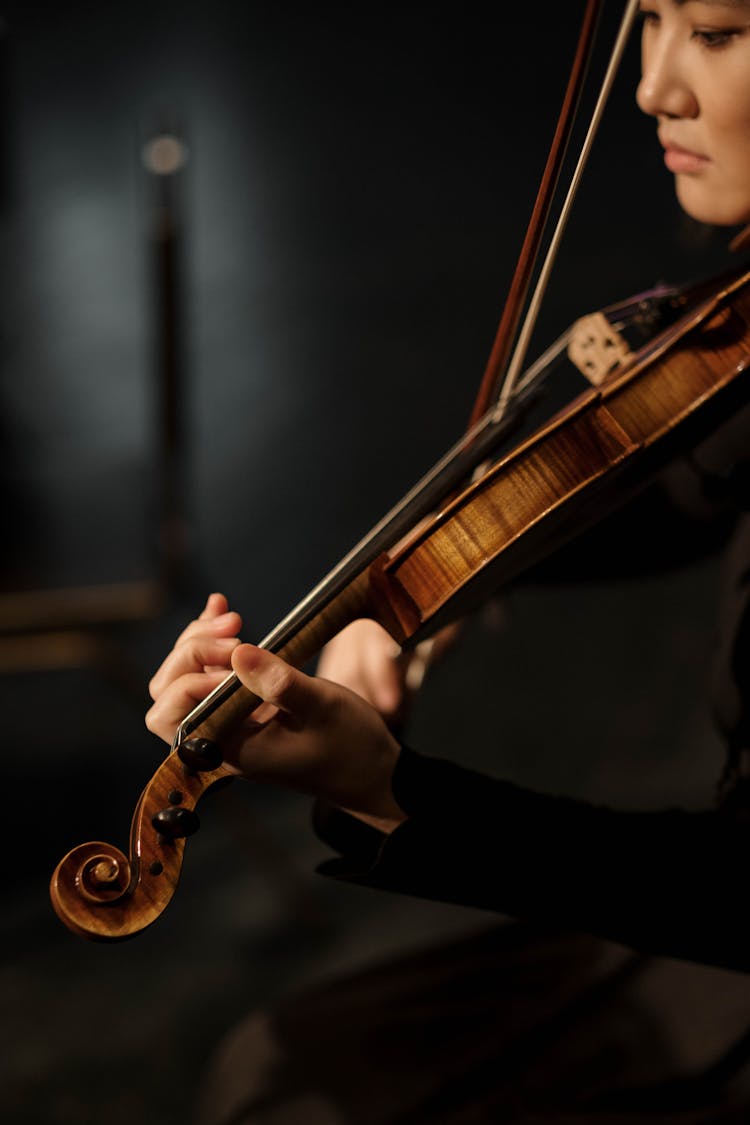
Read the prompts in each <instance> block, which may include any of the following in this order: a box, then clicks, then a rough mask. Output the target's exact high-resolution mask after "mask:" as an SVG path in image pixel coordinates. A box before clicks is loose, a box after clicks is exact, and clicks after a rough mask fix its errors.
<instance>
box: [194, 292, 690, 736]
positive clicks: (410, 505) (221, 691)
mask: <svg viewBox="0 0 750 1125" xmlns="http://www.w3.org/2000/svg"><path fill="white" fill-rule="evenodd" d="M675 292H676V290H674V289H673V287H669V286H657V287H656V288H655V289H653V290H649V291H648V292H644V293H640V294H638V295H637V296H636V297H630V298H626V299H625V300H622V301H618V302H616V303H615V304H612V305H609V306H607V307H606V308H604V309H602V310H601V311H602V313H603V314H604V316H606V317H607V319H608V320H609V321H610V323H612V324H613V326H616V325H617V324H618V323H621V322H626V321H627V320H628V319H629V318H631V317H633V316H634V315H635V314H636V313H637V311H638V310H639V309H640V308H643V307H644V306H645V305H648V303H649V302H652V301H656V302H659V301H660V300H669V299H671V297H672V296H673V295H674V293H675ZM569 336H570V332H569V330H568V331H565V332H564V333H563V334H562V335H561V336H559V337H558V338H557V339H556V340H555V341H554V342H553V343H552V344H550V345H549V347H548V348H547V349H546V350H545V351H544V352H543V353H542V354H541V355H540V356H539V357H538V358H537V359H536V360H535V362H534V363H533V364H532V365H531V366H530V367H529V368H528V370H527V371H526V372H525V373H524V375H523V377H522V378H521V379H519V380H518V382H517V384H516V387H515V389H514V391H513V395H512V403H513V405H514V406H517V408H518V409H521V408H522V403H523V400H525V399H527V398H529V397H530V396H531V395H532V394H533V393H534V392H536V391H537V390H539V388H540V387H541V386H542V385H543V384H544V382H545V380H546V379H547V378H548V377H549V376H550V374H551V371H552V363H553V361H554V360H555V359H557V358H558V357H559V355H560V354H561V353H562V351H563V349H564V348H565V347H566V346H567V343H568V339H569ZM508 406H509V404H506V408H505V412H504V414H503V418H502V419H499V418H497V417H496V410H495V408H494V407H493V408H491V409H489V410H487V411H486V412H485V414H484V415H483V416H482V417H481V418H480V419H479V421H478V422H476V423H475V424H474V426H472V427H471V429H470V430H467V431H466V432H465V433H464V434H462V436H461V437H460V439H459V440H458V441H457V442H456V443H455V444H454V445H453V446H452V447H451V448H450V449H449V450H448V452H447V453H445V454H444V455H443V456H442V457H441V458H440V460H439V461H437V462H436V463H435V464H434V465H433V466H432V468H431V469H429V470H428V471H427V472H426V473H425V474H424V475H423V476H422V477H421V479H420V480H419V481H418V482H417V483H416V484H415V485H414V487H413V488H411V489H410V491H409V492H407V493H406V495H405V496H403V497H402V498H401V500H399V502H398V503H397V504H396V505H395V506H394V507H393V508H391V509H390V511H389V512H388V513H387V514H386V515H385V516H384V517H383V518H382V519H381V520H380V521H379V523H377V524H376V525H375V526H374V527H373V528H372V529H371V530H370V531H369V532H368V533H367V534H366V535H365V536H364V537H363V538H362V539H360V540H359V542H358V543H357V544H356V545H355V546H354V547H353V548H352V549H351V550H350V551H349V553H348V554H347V555H345V556H344V558H343V559H341V560H340V562H339V563H337V565H336V566H335V567H334V568H333V569H332V570H331V571H329V573H328V574H327V575H326V576H325V577H324V578H323V579H322V580H321V581H320V582H319V583H318V584H317V586H315V587H314V588H313V589H312V590H311V591H310V592H309V593H308V594H307V596H306V597H305V598H303V599H302V601H300V602H299V603H298V604H297V605H296V606H295V607H294V609H292V610H291V611H290V612H289V613H288V614H287V616H286V617H285V618H284V619H283V620H282V621H281V622H279V624H278V625H277V626H276V627H275V628H274V629H273V630H272V631H271V632H270V633H268V634H267V636H265V637H264V638H263V640H261V641H260V643H259V647H260V648H265V649H268V650H269V651H271V652H278V651H279V649H281V648H283V647H284V645H285V644H286V643H287V641H288V640H289V639H290V638H291V637H292V636H293V635H294V634H295V633H296V632H297V631H298V630H299V629H301V628H302V627H303V626H304V625H305V624H306V623H307V622H308V621H310V620H311V619H312V618H313V617H314V616H315V614H316V613H319V612H320V611H321V610H322V609H323V608H324V607H325V606H326V605H327V604H328V603H329V602H330V601H332V600H333V598H335V597H336V595H337V594H338V593H339V592H340V591H341V590H342V589H343V588H344V587H345V586H346V585H347V584H348V583H349V582H350V581H352V580H353V578H355V577H356V575H357V574H358V573H360V571H361V570H363V569H364V568H365V567H366V566H368V565H369V564H370V563H372V562H373V561H374V560H375V558H377V556H378V555H379V554H380V553H381V552H382V551H387V550H392V549H393V547H394V546H395V544H396V543H397V542H398V541H399V540H400V539H401V538H402V537H403V536H404V535H406V534H407V533H408V532H409V531H411V530H413V528H414V525H415V521H417V520H418V519H420V518H422V517H424V516H427V515H429V514H430V513H431V512H434V510H435V506H436V504H437V503H438V502H439V500H440V499H444V497H445V495H446V491H445V489H446V485H445V476H446V474H447V473H450V471H451V470H452V469H455V466H456V465H457V464H458V465H461V462H462V461H463V462H464V464H463V465H462V467H461V471H460V472H459V473H454V475H453V479H452V480H451V481H450V487H451V488H454V489H455V488H456V487H457V486H458V484H459V482H460V481H461V480H464V481H466V480H468V479H470V477H471V476H472V474H473V473H474V471H475V469H476V465H477V464H478V463H479V462H480V461H481V460H482V459H483V458H484V459H486V455H487V452H488V449H487V448H485V446H486V445H487V443H488V442H491V445H490V448H494V447H496V446H498V445H499V444H500V442H501V441H502V439H503V437H504V436H505V435H506V434H507V433H508V429H509V427H510V426H511V425H512V416H511V417H506V415H507V413H508ZM503 421H504V422H505V425H503V424H502V423H503ZM493 430H494V431H495V435H494V437H493V435H492V431H493ZM483 435H488V436H486V437H485V441H484V442H481V441H480V439H481V438H482V437H483ZM472 446H481V448H478V449H477V450H476V451H475V452H474V454H473V456H471V460H470V461H469V462H468V463H466V458H467V456H469V455H470V451H471V449H472ZM425 670H426V665H425V666H424V668H423V669H422V672H424V671H425ZM239 687H240V682H239V680H238V679H237V677H236V676H235V675H234V673H230V674H229V675H228V676H227V677H226V678H225V679H224V680H222V682H221V683H220V684H219V685H218V686H217V687H216V688H215V689H214V690H213V691H212V692H211V693H210V694H209V695H207V696H206V698H205V699H203V700H202V701H201V702H200V703H199V704H198V705H197V706H196V707H195V708H194V709H193V710H192V711H191V712H190V713H189V714H188V715H187V716H186V717H185V718H184V719H183V721H182V723H180V725H179V727H178V728H177V730H176V732H175V736H174V741H173V744H172V748H173V749H174V748H176V747H177V746H178V745H179V743H180V742H182V741H183V740H184V739H185V738H187V737H188V735H189V734H190V733H191V732H192V731H193V730H195V729H196V728H197V727H198V726H199V725H200V724H201V723H202V722H203V721H205V720H206V719H207V718H209V716H210V715H212V714H213V713H214V711H216V709H217V708H218V707H220V706H221V704H222V703H224V701H225V700H227V699H229V698H230V697H231V696H232V695H233V694H234V692H235V691H236V690H237V689H238V688H239Z"/></svg>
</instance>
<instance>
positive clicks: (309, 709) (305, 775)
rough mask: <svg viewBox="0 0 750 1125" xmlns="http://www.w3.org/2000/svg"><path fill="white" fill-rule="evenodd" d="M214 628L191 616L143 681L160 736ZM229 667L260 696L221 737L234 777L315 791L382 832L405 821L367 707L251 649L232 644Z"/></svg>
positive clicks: (177, 718) (178, 712) (384, 731)
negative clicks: (149, 677)
mask: <svg viewBox="0 0 750 1125" xmlns="http://www.w3.org/2000/svg"><path fill="white" fill-rule="evenodd" d="M221 608H222V609H223V608H224V607H223V606H222V607H221ZM215 631H216V629H215V626H213V625H212V622H211V620H208V619H201V618H199V619H198V620H197V621H195V622H193V623H192V625H191V626H189V627H188V630H186V633H185V634H183V636H182V638H181V639H180V641H178V645H177V646H176V648H175V650H174V651H173V652H172V653H171V654H170V655H169V656H168V657H167V658H166V660H165V661H164V663H163V664H162V666H161V668H160V669H159V671H158V672H157V674H156V675H155V676H154V678H153V680H152V681H151V694H152V697H153V699H154V704H153V706H152V707H151V709H150V710H149V712H148V714H147V716H146V724H147V726H148V727H149V729H150V730H152V731H153V732H154V733H155V734H158V735H159V736H160V737H161V738H163V739H164V740H165V741H166V742H171V740H172V737H173V735H174V731H175V729H176V727H177V726H178V724H179V723H180V722H181V720H182V719H183V718H184V717H185V714H186V710H185V702H186V699H188V698H194V696H195V694H196V682H197V680H198V678H199V677H200V676H204V678H205V677H206V673H205V666H206V664H207V662H208V659H209V658H207V656H206V649H207V645H208V642H209V641H211V642H212V643H213V642H214V638H215ZM204 633H206V634H207V637H205V638H204ZM186 635H187V636H188V638H189V643H187V644H186V643H185V640H184V638H185V636H186ZM227 647H229V646H227ZM210 659H211V660H213V659H214V656H213V653H212V654H211V656H210ZM231 665H232V669H233V670H234V672H235V673H236V675H237V677H238V678H239V680H240V681H241V682H242V683H243V684H244V686H245V687H246V688H248V690H249V691H251V692H252V693H253V694H254V695H257V696H258V697H259V698H260V699H262V700H264V702H263V703H262V704H261V706H260V707H258V708H257V709H256V710H255V711H254V712H253V713H252V715H250V716H248V718H247V719H245V720H244V722H243V723H242V724H241V725H240V726H239V728H237V729H236V730H235V731H233V732H232V734H231V735H230V736H229V737H228V738H227V739H225V740H224V741H223V742H222V751H223V753H224V757H225V761H226V762H227V763H228V764H229V765H230V766H232V767H233V768H234V769H236V770H237V772H238V773H239V774H241V775H242V776H243V777H245V778H248V779H249V780H251V781H256V782H270V783H273V784H276V785H281V786H283V787H285V788H288V789H293V790H296V791H299V792H303V793H308V794H310V795H311V796H314V797H321V798H323V799H325V800H327V801H329V802H330V803H331V804H334V805H337V806H339V807H340V808H343V809H346V810H347V811H348V812H351V813H353V814H354V815H356V816H358V817H359V818H360V819H361V820H364V821H366V822H367V823H369V824H372V825H373V826H374V827H376V828H378V829H380V830H381V831H386V832H389V831H391V830H392V829H393V828H395V827H396V826H397V825H398V824H399V823H401V821H403V820H405V819H406V816H405V813H404V812H403V810H402V809H401V808H400V807H399V805H398V804H397V803H396V801H395V799H394V797H393V793H392V791H391V778H392V775H393V769H394V767H395V765H396V761H397V759H398V756H399V753H400V746H399V744H398V742H397V741H396V739H395V738H394V737H393V735H392V734H391V732H390V731H389V730H388V727H387V726H386V724H385V722H384V721H383V719H382V718H381V716H380V715H379V714H378V713H377V711H375V709H374V708H373V707H371V706H370V704H369V703H366V702H365V701H364V700H363V699H361V698H360V697H359V696H358V695H356V694H355V693H354V692H352V691H349V690H348V689H347V688H344V687H341V686H340V685H338V684H334V683H331V682H329V681H327V680H322V679H318V678H316V677H313V676H307V675H305V674H304V673H303V672H300V671H299V670H298V669H296V668H293V667H291V666H290V665H288V664H286V663H285V662H284V661H283V660H281V659H280V657H278V656H275V655H274V654H273V653H270V652H267V651H265V650H264V649H260V648H257V647H256V646H255V645H248V644H239V643H237V645H236V647H234V648H233V649H232V650H231ZM206 686H207V687H208V686H210V685H209V684H207V685H206Z"/></svg>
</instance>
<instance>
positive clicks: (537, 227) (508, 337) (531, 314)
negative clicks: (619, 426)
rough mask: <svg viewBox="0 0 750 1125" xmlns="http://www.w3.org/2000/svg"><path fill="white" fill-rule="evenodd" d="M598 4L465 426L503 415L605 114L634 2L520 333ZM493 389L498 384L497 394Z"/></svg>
mask: <svg viewBox="0 0 750 1125" xmlns="http://www.w3.org/2000/svg"><path fill="white" fill-rule="evenodd" d="M601 7H602V5H601V2H600V0H588V3H587V5H586V11H585V13H584V17H583V22H582V25H581V31H580V34H579V38H578V45H577V47H576V54H575V58H574V60H573V66H572V68H571V72H570V77H569V79H568V85H567V89H566V92H565V97H564V99H563V105H562V109H561V111H560V117H559V120H558V122H557V128H556V129H555V134H554V137H553V141H552V146H551V148H550V152H549V155H548V157H547V162H546V164H545V168H544V172H543V174H542V179H541V183H540V186H539V191H538V193H537V198H536V202H535V204H534V208H533V211H532V213H531V218H530V220H529V225H528V228H527V230H526V235H525V237H524V241H523V245H522V247H521V253H520V255H519V258H518V262H517V264H516V268H515V271H514V274H513V279H512V281H511V285H510V289H509V292H508V298H507V300H506V303H505V307H504V309H503V314H502V317H501V320H500V323H499V325H498V329H497V333H496V336H495V340H494V343H493V346H492V350H491V352H490V355H489V358H488V360H487V366H486V368H485V371H484V374H483V376H482V381H481V383H480V386H479V391H478V393H477V397H476V400H475V402H474V406H473V408H472V412H471V417H470V421H469V429H471V428H472V427H473V426H474V425H476V424H477V423H478V421H479V419H480V418H482V417H483V416H484V415H485V414H486V413H487V412H488V411H489V410H490V408H491V407H492V406H493V404H494V405H495V411H496V412H497V417H502V415H503V413H504V411H505V408H506V406H507V404H508V402H509V401H510V398H511V396H512V394H513V390H514V388H515V386H516V384H517V382H518V379H519V376H520V373H521V368H522V366H523V363H524V360H525V358H526V352H527V351H528V347H529V342H530V340H531V334H532V332H533V330H534V326H535V324H536V320H537V317H538V315H539V309H540V307H541V303H542V300H543V298H544V294H545V291H546V289H547V285H548V282H549V277H550V274H551V272H552V267H553V265H554V262H555V258H556V257H557V252H558V250H559V246H560V242H561V240H562V236H563V233H564V230H565V227H566V225H567V222H568V218H569V216H570V210H571V207H572V205H573V201H574V199H575V196H576V194H577V192H578V188H579V185H580V181H581V177H582V175H583V170H584V168H585V166H586V163H587V161H588V158H589V155H590V152H591V147H592V145H593V142H594V138H595V136H596V133H597V131H598V128H599V124H600V122H601V118H602V115H603V113H604V108H605V106H606V103H607V100H608V98H609V95H610V92H611V90H612V86H613V85H614V81H615V76H616V74H617V71H618V70H619V67H620V63H621V61H622V56H623V54H624V51H625V47H626V44H627V40H628V38H629V35H630V32H631V30H632V28H633V24H634V22H635V19H636V15H637V12H638V0H628V3H627V5H626V8H625V12H624V14H623V17H622V21H621V23H620V28H619V30H618V33H617V38H616V40H615V44H614V47H613V49H612V54H611V56H610V59H609V63H608V65H607V70H606V73H605V76H604V79H603V81H602V86H601V89H600V91H599V94H598V96H597V99H596V104H595V106H594V109H593V111H592V115H591V120H590V122H589V126H588V129H587V131H586V136H585V137H584V140H583V144H582V146H581V151H580V153H579V156H578V159H577V162H576V166H575V169H574V171H573V175H572V177H571V181H570V185H569V187H568V190H567V193H566V196H565V200H564V202H563V205H562V208H561V210H560V215H559V217H558V220H557V223H556V225H555V230H554V232H553V235H552V238H551V240H550V244H549V247H548V249H547V253H546V255H545V259H544V263H543V265H542V268H541V270H540V272H539V277H538V280H537V283H536V286H535V289H534V293H533V296H532V298H531V301H530V302H529V305H528V310H527V312H526V316H525V319H524V322H523V325H522V327H521V329H520V331H519V330H518V325H519V322H520V320H521V314H522V311H523V307H524V304H525V302H526V298H527V295H528V291H529V288H530V285H531V277H532V274H533V270H534V266H535V263H536V260H537V258H538V255H539V249H540V246H541V241H542V236H543V233H544V229H545V227H546V224H547V220H548V218H549V213H550V210H551V207H552V202H553V199H554V195H555V191H556V189H557V183H558V180H559V178H560V172H561V170H562V165H563V161H564V158H565V152H566V149H567V145H568V142H569V140H570V134H571V131H572V128H573V123H574V120H575V115H576V110H577V107H578V103H579V101H580V96H581V91H582V88H583V84H584V80H585V75H586V69H587V66H588V62H589V59H590V57H591V50H592V44H593V39H594V35H595V32H596V25H597V22H598V18H599V14H600V11H601ZM514 340H516V343H515V348H514V347H513V345H514ZM511 351H512V355H511ZM503 372H505V374H504V375H503V374H502V373H503ZM498 387H499V388H500V389H499V393H498Z"/></svg>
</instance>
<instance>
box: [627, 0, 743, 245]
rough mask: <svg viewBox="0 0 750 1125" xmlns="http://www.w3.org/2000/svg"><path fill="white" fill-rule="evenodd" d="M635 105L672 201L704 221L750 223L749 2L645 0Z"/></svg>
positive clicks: (643, 3)
mask: <svg viewBox="0 0 750 1125" xmlns="http://www.w3.org/2000/svg"><path fill="white" fill-rule="evenodd" d="M641 11H642V13H643V20H644V26H643V40H642V77H641V82H640V84H639V86H638V95H637V100H638V105H639V106H640V108H641V109H642V110H643V111H644V113H649V114H651V115H652V116H653V117H655V118H656V120H657V122H658V133H659V140H660V141H661V144H662V145H663V147H664V150H665V151H664V162H665V164H666V166H667V168H668V169H669V170H670V171H671V172H673V173H674V176H675V184H676V189H677V198H678V199H679V201H680V204H681V205H682V207H683V208H684V210H685V211H687V213H688V214H689V215H692V217H693V218H694V219H698V220H699V221H700V222H704V223H717V224H722V225H733V224H739V223H748V222H750V0H643V2H642V4H641Z"/></svg>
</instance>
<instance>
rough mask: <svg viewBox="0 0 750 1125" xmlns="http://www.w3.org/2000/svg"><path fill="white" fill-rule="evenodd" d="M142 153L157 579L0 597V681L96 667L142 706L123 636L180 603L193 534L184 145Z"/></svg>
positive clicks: (149, 145)
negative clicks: (188, 504) (184, 312)
mask: <svg viewBox="0 0 750 1125" xmlns="http://www.w3.org/2000/svg"><path fill="white" fill-rule="evenodd" d="M140 155H141V159H142V163H143V166H144V168H145V170H146V176H147V182H146V189H147V204H146V206H147V221H148V232H147V240H148V266H149V290H148V305H149V310H150V315H151V324H150V331H151V337H152V352H151V355H152V369H153V395H154V415H155V418H156V426H155V433H153V435H152V439H153V440H154V442H155V445H156V455H155V458H154V460H153V469H154V472H153V477H154V478H155V484H154V488H153V496H152V499H151V504H152V506H155V508H156V512H155V513H149V514H150V515H152V514H153V519H152V524H155V528H154V530H153V532H151V533H149V551H150V554H151V555H152V558H153V569H154V573H153V574H152V575H150V576H149V577H147V578H144V579H143V580H139V581H126V582H112V583H105V584H101V585H86V586H78V587H76V586H69V587H61V588H59V589H38V590H34V589H32V590H22V591H16V592H10V593H3V594H0V674H1V673H18V672H35V671H52V670H56V669H64V668H71V667H92V668H94V669H95V670H98V671H99V672H101V673H103V674H104V675H106V676H107V677H108V678H110V679H112V680H113V681H114V682H115V683H116V684H117V685H118V686H119V687H120V688H122V689H125V690H126V692H127V693H128V694H131V695H134V696H135V698H137V700H138V702H139V704H140V705H142V701H143V682H142V675H141V673H140V672H139V671H138V670H137V669H134V668H133V667H132V666H131V664H130V661H129V659H128V657H127V655H126V652H125V650H124V648H123V646H122V643H121V638H120V633H119V630H120V629H121V627H123V626H134V625H139V624H143V623H146V622H149V621H153V620H155V619H157V618H159V617H160V616H162V615H163V614H164V613H165V612H166V611H167V610H168V609H169V608H170V606H172V605H173V604H174V602H175V601H176V600H177V599H179V598H180V597H181V596H183V595H184V593H185V591H186V587H187V585H188V580H187V571H188V556H189V539H190V536H189V531H188V520H187V518H186V515H185V418H184V407H183V395H184V385H183V384H184V372H183V363H184V355H183V340H182V331H183V325H182V319H181V300H182V277H181V273H182V268H183V266H182V246H181V242H182V239H183V237H184V232H183V221H182V214H181V202H182V201H181V198H180V187H181V185H180V183H179V181H180V177H181V174H182V173H183V169H184V166H185V164H186V161H187V147H186V145H185V143H184V141H183V140H182V139H181V138H180V137H179V136H178V135H177V133H176V132H174V131H169V130H157V131H155V132H154V133H153V134H152V135H151V137H150V139H149V140H148V141H147V142H146V144H145V145H143V147H142V150H141V154H140ZM145 503H147V498H146V497H145V496H144V504H145Z"/></svg>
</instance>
